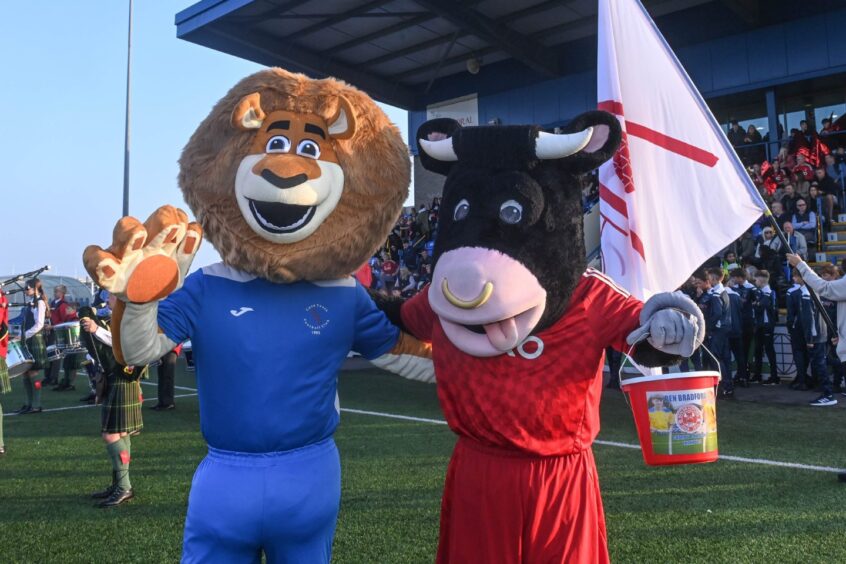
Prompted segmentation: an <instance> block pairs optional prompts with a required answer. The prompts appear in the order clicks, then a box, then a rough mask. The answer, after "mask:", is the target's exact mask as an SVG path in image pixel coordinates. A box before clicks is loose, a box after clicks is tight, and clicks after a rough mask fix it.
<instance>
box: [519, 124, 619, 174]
mask: <svg viewBox="0 0 846 564" xmlns="http://www.w3.org/2000/svg"><path fill="white" fill-rule="evenodd" d="M588 129H590V137H588V138H587V139H586V140H585V145H584V147H583V148H582V149H581V150H579V151H577V152H575V153H571V152H569V151H566V152H563V153H562V154H561V157H556V156H555V141H557V139H556V138H564V137H565V134H566V135H571V134H575V133H583V132H585V133H586V132H587V130H588ZM561 133H562V135H560V136H558V135H555V134H551V133H543V132H541V133H539V134H538V138H537V140H536V141H535V151H536V153H537V155H538V158H540V159H543V160H546V159H550V158H552V159H554V158H559V159H560V160H559V164H560V167H561V169H562V170H564V171H567V172H570V173H572V174H584V173H586V172H590V171H592V170H593V169H595V168H596V167H598V166H599V165H601V164H602V163H604V162H605V161H607V160H608V159H610V158H611V157H613V156H614V153H615V152H616V151H617V148H619V146H620V140H621V139H622V129H621V128H620V122H619V121H617V118H616V117H614V116H613V115H611V114H609V113H608V112H601V111H593V112H585V113H583V114H581V115H578V116H576V118H575V119H573V120H572V121H571V122H570V123H569V124H567V126H566V127H564V128H563V130H562V132H561Z"/></svg>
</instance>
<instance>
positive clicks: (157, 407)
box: [150, 403, 176, 411]
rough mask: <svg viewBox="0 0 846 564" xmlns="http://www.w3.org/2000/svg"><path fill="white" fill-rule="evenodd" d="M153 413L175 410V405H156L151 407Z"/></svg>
mask: <svg viewBox="0 0 846 564" xmlns="http://www.w3.org/2000/svg"><path fill="white" fill-rule="evenodd" d="M150 409H152V410H153V411H170V410H171V409H176V404H173V403H169V404H167V405H164V404H161V403H157V404H156V405H154V406H153V407H151V408H150Z"/></svg>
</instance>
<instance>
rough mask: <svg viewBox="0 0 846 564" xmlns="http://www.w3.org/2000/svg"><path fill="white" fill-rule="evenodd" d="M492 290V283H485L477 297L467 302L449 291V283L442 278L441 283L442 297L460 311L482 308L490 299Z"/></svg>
mask: <svg viewBox="0 0 846 564" xmlns="http://www.w3.org/2000/svg"><path fill="white" fill-rule="evenodd" d="M493 289H494V287H493V282H485V285H484V287H483V288H482V291H481V292H480V293H479V295H478V296H476V297H475V298H474V299H472V300H469V301H468V300H462V299H461V298H459V297H457V296H456V295H455V294H453V293H452V291H450V289H449V283H448V282H447V279H446V278H444V280H443V282H441V291H442V292H443V293H444V297H445V298H446V299H447V301H448V302H449V303H451V304H452V305H454V306H455V307H460V308H461V309H476V308H478V307H482V306H483V305H485V304H486V303H487V301H488V300H489V299H491V295H493Z"/></svg>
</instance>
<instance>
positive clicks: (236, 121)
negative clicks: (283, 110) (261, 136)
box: [231, 92, 267, 131]
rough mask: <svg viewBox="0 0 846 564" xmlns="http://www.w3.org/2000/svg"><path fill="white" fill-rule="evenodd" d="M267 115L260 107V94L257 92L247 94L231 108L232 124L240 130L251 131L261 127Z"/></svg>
mask: <svg viewBox="0 0 846 564" xmlns="http://www.w3.org/2000/svg"><path fill="white" fill-rule="evenodd" d="M266 117H267V115H266V114H265V113H264V111H263V110H262V109H261V95H260V94H259V93H258V92H253V93H252V94H247V95H246V96H244V97H243V98H241V101H240V102H238V105H237V106H235V109H233V110H232V120H231V121H232V126H233V127H235V128H236V129H240V130H241V131H251V130H253V129H258V128H259V127H261V124H262V122H263V121H264V118H266Z"/></svg>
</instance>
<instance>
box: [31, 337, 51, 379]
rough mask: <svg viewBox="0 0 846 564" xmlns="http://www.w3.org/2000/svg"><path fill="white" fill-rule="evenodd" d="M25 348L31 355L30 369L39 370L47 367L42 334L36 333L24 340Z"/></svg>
mask: <svg viewBox="0 0 846 564" xmlns="http://www.w3.org/2000/svg"><path fill="white" fill-rule="evenodd" d="M26 348H27V350H28V351H29V354H31V355H32V361H33V362H32V366H30V368H29V369H30V370H41V369H42V368H47V365H48V364H49V363H48V362H47V345H46V344H45V343H44V335H42V334H41V333H37V334H35V335H33V336H32V337H30V338H29V339H27V340H26Z"/></svg>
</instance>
